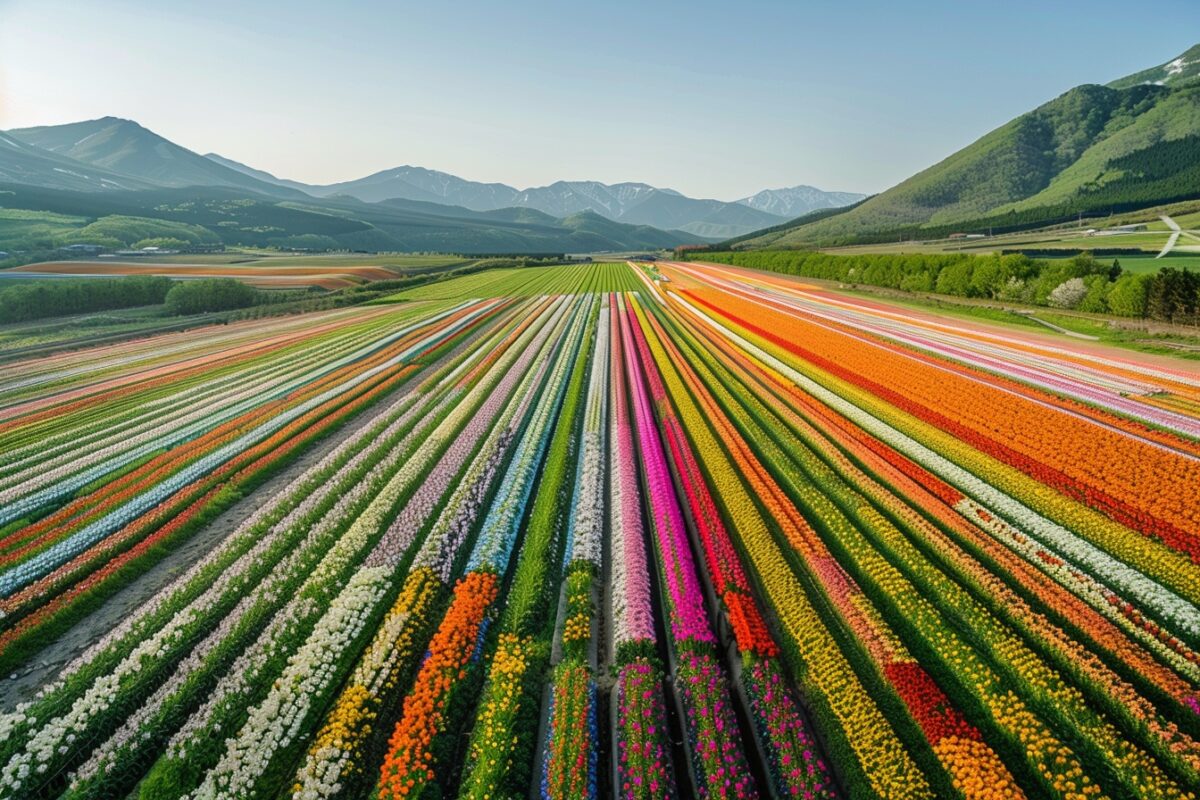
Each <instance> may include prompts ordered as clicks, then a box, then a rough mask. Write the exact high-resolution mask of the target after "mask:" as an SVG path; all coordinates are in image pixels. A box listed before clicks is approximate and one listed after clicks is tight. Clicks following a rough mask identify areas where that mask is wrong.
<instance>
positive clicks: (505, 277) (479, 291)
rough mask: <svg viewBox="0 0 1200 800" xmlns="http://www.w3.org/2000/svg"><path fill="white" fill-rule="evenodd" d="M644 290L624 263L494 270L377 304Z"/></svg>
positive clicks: (437, 284)
mask: <svg viewBox="0 0 1200 800" xmlns="http://www.w3.org/2000/svg"><path fill="white" fill-rule="evenodd" d="M640 288H643V284H642V283H641V282H640V281H639V280H638V279H637V277H636V276H635V275H634V273H633V271H632V270H631V269H630V268H629V267H628V266H626V265H625V264H615V263H614V264H578V265H576V264H568V265H564V266H558V267H514V268H511V269H493V270H487V271H485V272H479V273H476V274H474V275H464V276H462V277H458V278H451V279H449V280H445V281H440V282H438V283H431V284H427V285H424V286H418V287H416V288H414V289H406V290H404V291H402V292H397V293H396V294H393V295H389V296H388V297H386V298H383V299H382V300H380V301H379V302H382V303H396V302H401V301H407V300H457V299H463V298H468V297H499V296H510V297H528V296H531V295H537V294H579V293H585V292H630V291H637V290H638V289H640Z"/></svg>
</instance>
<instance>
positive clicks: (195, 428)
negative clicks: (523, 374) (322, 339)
mask: <svg viewBox="0 0 1200 800" xmlns="http://www.w3.org/2000/svg"><path fill="white" fill-rule="evenodd" d="M458 310H460V306H456V307H455V308H452V309H449V310H447V311H443V312H441V313H440V314H435V315H433V316H431V317H428V318H425V319H422V320H420V321H419V322H415V323H413V324H412V325H408V326H405V327H404V328H401V329H400V330H398V331H396V332H394V333H392V334H390V335H388V336H385V337H383V338H382V339H378V340H377V341H375V342H373V343H371V344H370V345H367V346H364V347H361V348H359V349H357V350H355V351H354V352H353V353H350V354H349V355H345V356H342V357H341V358H338V359H336V360H334V361H331V362H328V363H326V364H323V365H322V366H321V367H318V368H317V369H314V370H311V371H309V372H307V373H305V374H303V375H300V376H297V377H295V378H293V379H291V380H289V381H287V382H285V383H283V384H280V385H279V386H277V387H275V389H274V391H273V392H272V393H271V394H270V395H267V396H266V397H261V398H251V399H247V400H245V401H243V402H241V403H238V404H236V405H234V406H232V407H231V408H229V409H226V410H225V412H223V414H221V415H218V420H219V421H223V420H225V419H231V418H233V417H234V416H236V415H238V414H241V413H243V412H245V411H249V410H251V409H253V408H255V407H258V406H259V405H261V404H262V402H263V401H264V400H268V399H272V398H274V397H281V396H283V395H286V394H287V393H288V392H291V391H292V390H294V389H297V388H299V387H301V386H305V385H307V384H309V383H312V382H313V381H316V380H318V379H319V378H321V377H324V376H325V375H327V374H329V373H331V372H333V371H335V370H337V369H340V368H341V367H344V366H346V365H348V364H352V363H354V362H355V361H358V360H360V359H362V358H365V357H366V356H368V355H370V354H371V353H373V352H375V351H376V350H379V349H381V348H383V347H385V346H386V345H387V344H390V343H391V342H393V341H395V340H397V339H399V338H402V337H404V336H407V335H408V334H410V333H412V332H414V331H416V330H418V329H419V328H422V327H425V326H427V325H430V324H433V323H435V322H437V321H438V320H440V319H444V318H445V317H447V316H449V315H451V314H453V313H455V312H456V311H458ZM483 310H484V309H483V308H479V309H476V310H475V311H474V312H473V313H472V314H471V315H469V316H468V317H464V318H463V319H462V320H460V321H459V323H458V324H457V325H455V326H453V327H452V328H451V329H449V330H446V331H442V332H438V333H434V334H430V336H429V337H426V338H427V339H429V340H430V341H433V342H436V341H441V340H442V339H444V338H445V337H446V335H448V333H449V332H450V331H452V330H457V329H458V328H460V327H462V325H464V324H466V323H467V322H468V321H469V320H470V319H472V318H474V317H475V316H478V315H479V314H480V313H482V312H483ZM427 346H428V345H427V344H426V343H424V342H417V343H416V344H414V345H412V346H411V347H408V348H406V349H405V350H404V351H403V352H401V353H399V354H397V355H396V356H394V357H392V358H391V359H388V360H387V361H386V362H384V363H382V364H378V365H376V366H375V367H372V368H370V369H368V370H365V371H364V372H362V373H360V374H359V375H356V376H354V377H352V378H350V379H348V380H346V381H345V382H343V383H342V384H341V385H340V386H337V387H334V388H332V389H329V390H326V391H325V392H322V393H321V395H319V396H318V397H315V398H312V399H310V400H308V401H306V402H305V403H302V404H301V405H299V406H297V407H295V408H293V409H292V411H291V412H288V413H289V414H290V415H291V416H290V417H288V418H286V419H285V417H287V415H279V416H277V417H275V418H273V420H272V421H271V423H269V424H267V425H264V426H261V428H260V430H265V431H266V432H265V433H262V437H261V438H265V436H266V435H268V434H269V433H271V432H273V431H274V430H278V429H279V428H281V427H283V425H285V424H286V423H287V422H290V421H291V420H292V419H295V418H296V417H298V416H300V415H301V414H303V413H304V412H305V411H308V410H310V409H312V408H315V407H316V406H317V405H320V404H321V403H324V402H326V401H327V400H329V399H330V398H331V397H334V396H336V395H338V394H340V393H342V392H345V391H347V390H349V389H352V388H353V387H355V386H357V385H359V384H361V383H362V382H364V381H366V380H369V379H370V378H372V377H374V376H375V375H377V374H378V373H379V372H381V371H383V370H384V369H389V368H391V367H392V366H394V365H395V364H398V363H401V362H403V361H404V360H405V359H406V358H408V357H410V356H411V355H412V354H414V353H416V352H419V351H420V350H423V349H425V348H426V347H427ZM300 409H303V410H300ZM279 420H283V421H279ZM276 423H277V424H276ZM207 424H208V423H207V422H197V423H193V424H192V425H188V426H185V427H183V428H181V429H179V430H178V431H175V432H174V433H173V434H172V435H171V436H170V437H168V438H167V439H166V440H165V441H154V442H150V443H144V444H142V445H140V446H138V447H135V448H133V449H131V450H128V451H126V452H124V453H122V454H121V455H120V456H116V457H114V458H111V459H108V460H106V461H104V462H102V463H99V464H96V465H95V466H92V467H90V468H89V469H84V470H83V471H80V472H70V471H69V470H68V471H66V472H65V474H66V475H68V476H67V477H63V473H64V471H62V470H51V472H52V473H54V476H55V478H56V480H57V479H58V478H60V477H62V479H61V480H57V482H56V483H55V484H53V485H51V486H47V487H46V488H43V489H41V490H39V491H35V492H32V493H30V494H26V495H24V496H22V497H20V498H19V499H17V500H15V501H13V502H6V501H5V500H4V499H2V498H4V497H5V495H4V493H0V503H6V504H4V505H0V525H3V524H6V523H8V522H11V521H12V520H15V519H20V518H21V517H22V516H24V515H25V514H26V513H28V512H30V511H33V510H35V509H37V508H40V507H41V506H43V505H45V504H46V503H49V502H51V501H53V500H56V499H58V498H60V497H63V496H65V495H68V494H70V493H72V492H74V491H76V490H78V489H80V488H81V487H83V486H86V485H88V484H89V483H91V482H92V481H94V480H96V479H97V478H99V477H101V476H103V475H106V474H108V473H109V472H112V471H113V470H116V469H120V468H121V467H123V466H124V465H126V464H129V463H131V462H133V461H136V460H137V459H139V458H141V457H142V456H144V455H147V454H148V453H152V452H154V451H155V450H157V449H160V448H161V447H167V446H172V445H174V444H177V443H179V442H183V441H187V440H189V439H191V438H194V437H195V436H196V435H197V434H198V433H200V432H201V431H202V430H203V429H204V428H205V426H206V425H207ZM272 425H273V427H272ZM256 433H257V432H256ZM253 436H254V434H248V435H247V437H243V438H248V439H249V440H250V441H254V439H253V438H252V437H253ZM241 441H242V440H240V439H239V442H241ZM231 446H232V445H231ZM243 446H245V445H243ZM211 468H212V467H211V465H210V466H207V467H205V469H206V470H207V469H211ZM197 474H203V471H201V472H198V473H197ZM139 500H141V498H137V499H135V500H133V501H130V503H129V504H128V507H129V508H130V509H132V508H134V507H140V508H141V510H142V511H145V510H146V509H147V508H149V507H151V506H152V505H153V504H154V502H157V501H150V503H149V505H146V501H142V503H141V504H140V505H139V504H138V503H139ZM121 511H122V510H121V509H119V510H118V511H117V512H114V514H119V513H121ZM126 513H127V514H128V513H132V512H131V511H128V512H126ZM140 513H141V511H139V512H137V513H133V515H132V516H129V517H128V519H132V518H133V517H136V516H137V514H140ZM117 518H119V517H114V519H117ZM126 521H128V520H126ZM97 524H98V523H97ZM122 524H123V523H122ZM81 533H82V532H81ZM90 535H94V534H89V536H90ZM100 535H101V536H103V535H104V534H100ZM76 536H78V537H80V538H79V541H89V536H81V535H80V534H76ZM72 540H75V537H72V539H71V540H68V541H72ZM74 546H75V545H72V546H67V543H66V542H63V543H60V546H56V547H58V552H71V554H72V555H73V554H74V552H78V551H72V547H74ZM51 549H55V548H51ZM80 549H82V548H80ZM39 555H44V553H43V554H39ZM62 560H65V558H63V559H61V560H59V561H54V557H47V558H44V559H40V560H39V562H38V564H39V568H40V567H41V565H44V564H49V563H53V564H54V565H55V566H57V564H58V563H61V561H62ZM51 568H52V567H51ZM9 572H12V570H10V571H9ZM32 572H36V569H35V570H32ZM6 579H7V580H6ZM15 580H16V578H12V579H10V578H9V573H4V574H3V575H0V595H5V594H8V593H10V592H11V589H10V588H8V587H9V585H10V584H11V583H13V581H15Z"/></svg>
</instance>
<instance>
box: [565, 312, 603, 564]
mask: <svg viewBox="0 0 1200 800" xmlns="http://www.w3.org/2000/svg"><path fill="white" fill-rule="evenodd" d="M609 327H610V326H609V307H608V297H607V296H604V297H603V298H602V299H601V302H600V317H599V319H598V320H597V323H596V347H595V349H594V352H593V354H592V363H591V373H590V374H589V376H588V387H587V397H586V400H585V406H584V412H583V436H582V442H581V444H580V458H579V462H578V465H577V466H576V476H575V505H574V509H573V513H572V514H571V518H570V524H569V525H568V526H567V546H566V548H565V549H564V556H563V558H564V566H565V565H566V564H569V563H570V562H572V561H576V560H584V561H590V562H591V563H593V564H596V565H597V566H598V565H599V564H600V548H601V544H602V543H603V537H604V474H605V473H604V466H605V455H606V454H605V432H606V431H605V424H604V423H605V412H606V409H607V408H608V375H609V370H610V369H611V367H610V365H609V357H608V348H609Z"/></svg>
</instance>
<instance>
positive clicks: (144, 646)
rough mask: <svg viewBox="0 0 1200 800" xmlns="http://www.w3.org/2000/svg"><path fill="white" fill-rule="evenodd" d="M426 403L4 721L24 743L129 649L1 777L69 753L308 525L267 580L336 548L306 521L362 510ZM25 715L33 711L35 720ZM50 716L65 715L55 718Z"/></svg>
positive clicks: (368, 433)
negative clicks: (69, 738)
mask: <svg viewBox="0 0 1200 800" xmlns="http://www.w3.org/2000/svg"><path fill="white" fill-rule="evenodd" d="M421 397H422V395H421V394H419V393H414V392H407V393H405V394H403V395H401V396H400V397H398V398H397V399H396V400H395V401H393V402H392V403H390V404H389V405H388V406H386V407H385V408H384V409H381V410H380V411H379V412H377V414H376V415H375V418H374V419H376V420H378V422H376V423H375V424H371V425H366V426H363V427H362V428H361V429H360V430H359V432H358V433H357V434H356V435H355V436H354V437H351V438H348V439H347V440H345V441H344V442H342V443H341V444H340V445H339V446H338V447H337V448H335V449H334V450H332V451H331V452H330V453H329V454H327V455H326V456H325V457H324V458H323V459H321V461H319V462H318V463H317V464H314V465H313V466H312V467H310V468H309V470H307V471H306V472H305V473H304V474H302V475H301V476H299V477H298V478H296V479H295V480H294V481H292V483H291V484H289V486H288V487H287V488H286V489H284V490H283V491H282V492H280V493H279V494H277V495H276V501H275V502H273V503H270V504H267V505H265V506H264V507H263V508H261V509H260V510H259V511H258V512H256V513H255V514H253V515H251V517H249V518H248V519H247V520H245V521H244V522H243V523H242V524H241V525H240V526H239V528H238V529H237V530H236V531H235V532H234V533H233V534H231V535H230V536H229V537H228V538H227V539H226V540H225V542H224V543H223V544H222V545H221V546H220V547H218V548H217V549H215V550H214V551H213V552H212V553H210V554H209V555H208V556H206V557H205V558H203V559H202V560H201V561H199V562H198V563H197V564H195V565H193V567H192V568H191V569H189V570H188V572H186V573H185V574H184V575H183V576H181V577H180V578H179V579H177V580H176V581H175V582H174V583H172V584H171V585H170V586H168V587H166V588H164V589H163V590H162V591H160V592H159V593H158V594H157V595H156V596H155V597H154V598H152V599H151V600H150V601H149V602H147V603H146V604H144V605H143V606H142V607H141V608H140V609H139V610H138V612H136V613H135V614H134V615H132V616H131V617H129V618H127V619H126V620H125V621H124V622H122V623H121V624H120V625H118V626H117V627H116V628H114V629H113V630H112V631H110V632H109V633H108V634H106V635H105V636H104V637H102V638H101V639H100V640H99V641H98V642H97V643H96V644H94V645H93V646H92V647H90V648H88V649H87V650H86V651H85V652H84V653H82V654H81V655H80V656H79V657H78V658H76V659H75V660H73V661H72V662H71V663H70V664H69V665H68V666H67V667H66V668H65V669H64V670H63V672H62V673H61V674H60V676H59V678H58V680H57V681H55V682H54V683H52V684H50V685H48V686H46V687H44V688H43V689H42V690H41V691H40V692H39V693H38V698H39V702H37V703H36V704H30V703H27V704H22V706H20V707H18V709H17V710H16V712H14V713H13V714H8V715H3V716H0V740H8V738H9V736H14V735H19V734H20V733H21V731H24V730H29V729H31V728H32V727H33V726H34V725H36V724H37V723H38V721H39V720H38V719H37V718H36V716H35V714H36V715H37V716H40V715H41V713H44V712H34V711H33V706H35V705H36V706H37V707H38V708H42V707H45V708H47V709H50V710H52V709H55V708H61V707H62V705H63V703H65V702H71V697H72V694H71V693H69V692H70V691H71V688H72V686H73V685H74V684H75V683H77V681H71V679H72V677H73V676H75V675H76V674H79V673H81V672H83V671H84V670H85V668H88V667H89V666H90V665H93V664H97V663H103V662H104V660H107V659H108V658H110V657H111V656H112V655H115V654H116V653H118V652H120V651H121V650H122V649H125V648H128V651H127V654H126V655H125V657H123V658H122V659H121V660H120V661H118V662H117V663H116V664H115V665H114V666H113V667H112V668H110V669H109V670H106V671H105V672H104V673H102V674H101V676H100V679H98V680H96V681H94V682H93V683H92V684H90V685H89V686H87V688H86V689H85V690H84V691H83V694H82V695H79V696H78V697H77V698H76V699H75V700H74V701H73V702H72V703H71V705H70V706H69V708H68V709H67V713H66V714H64V715H62V716H51V718H50V719H49V721H48V722H46V723H45V724H44V725H43V727H42V728H41V729H40V730H38V731H37V732H36V733H35V734H34V736H33V737H32V739H31V740H30V741H29V742H28V743H27V745H26V753H24V754H18V755H17V756H16V757H14V759H13V762H12V763H10V764H9V765H7V766H6V767H5V770H4V773H3V776H4V777H5V778H7V777H8V776H9V775H10V774H12V773H14V772H16V771H19V770H20V769H21V763H20V762H21V760H22V758H23V757H25V758H27V757H29V753H30V752H31V751H38V752H51V751H53V750H54V749H56V748H58V747H61V746H62V741H63V738H62V731H63V730H66V729H72V730H76V731H79V732H82V731H84V730H86V728H87V725H88V724H89V722H90V720H91V719H92V718H94V717H95V715H96V714H98V713H99V712H100V711H103V710H104V709H105V708H107V705H108V703H110V702H112V701H114V700H116V694H117V692H116V691H114V690H113V689H112V686H114V685H117V686H119V685H123V684H125V683H128V682H131V681H132V680H133V679H135V678H136V677H137V676H138V675H140V674H142V673H143V672H145V671H147V670H150V669H153V668H155V666H156V665H157V664H158V663H159V662H160V661H162V659H163V658H164V657H166V656H167V655H168V654H169V653H170V652H173V651H174V649H175V648H174V647H173V645H175V644H177V643H179V642H181V641H184V640H186V639H187V638H188V637H189V636H190V635H191V634H190V631H191V630H193V629H194V628H195V627H196V626H197V625H206V624H210V621H211V620H210V612H209V610H210V609H212V608H215V607H216V605H217V604H218V603H219V602H221V600H222V599H223V598H227V597H230V596H234V597H237V596H242V595H243V594H244V593H246V592H247V590H248V589H249V584H248V583H247V581H249V580H251V579H252V578H253V576H254V575H255V574H257V573H258V572H260V571H261V570H262V569H264V568H267V566H268V565H269V563H270V561H269V560H268V559H271V558H272V556H271V553H272V552H273V551H275V550H278V549H279V547H278V546H279V545H281V544H287V543H288V542H289V541H290V539H291V538H292V537H293V536H294V535H295V534H297V533H302V532H303V531H304V529H305V528H306V527H307V536H306V538H305V541H304V542H302V543H299V546H292V547H289V548H287V549H286V550H281V551H280V553H281V554H286V557H285V559H284V562H282V563H281V564H280V565H279V566H278V567H277V568H276V570H277V571H275V572H273V573H268V577H269V578H277V579H282V578H283V577H284V576H287V575H289V574H291V573H292V572H294V569H289V567H288V565H289V564H292V565H295V568H296V569H298V568H300V567H302V566H303V564H304V563H305V559H304V558H303V556H304V555H305V554H306V553H308V552H309V551H311V550H314V549H316V548H320V549H322V550H323V548H324V547H327V546H328V543H326V542H325V538H326V537H327V535H328V534H331V533H332V532H334V531H333V527H334V526H333V525H332V524H330V525H321V524H318V525H316V526H311V527H309V526H307V521H308V518H309V517H310V516H311V514H312V513H313V511H314V510H315V509H316V508H317V507H318V506H320V505H321V504H322V503H324V502H325V501H326V500H327V499H328V498H329V497H332V496H337V495H339V494H340V495H341V496H340V497H339V500H338V506H340V507H344V508H347V509H349V508H352V507H354V500H356V499H357V493H358V491H360V487H361V491H362V492H366V491H367V490H368V489H369V487H370V485H371V483H372V480H371V477H372V476H373V474H382V473H384V472H386V471H388V470H389V469H391V468H392V467H393V466H394V464H395V463H397V462H398V461H399V459H400V457H401V456H402V455H403V453H404V450H403V449H395V450H392V451H390V452H389V453H388V455H389V457H388V458H385V459H384V460H383V461H382V462H381V463H380V464H378V465H377V466H376V467H375V468H374V469H373V470H372V471H371V473H369V474H368V475H367V476H361V475H360V474H359V473H360V470H361V467H360V465H361V464H363V463H364V462H365V461H366V460H367V459H368V458H370V457H372V455H373V453H374V452H375V451H374V450H373V449H372V448H373V447H381V446H385V445H386V444H387V443H388V442H390V441H391V439H392V438H393V437H394V435H395V432H397V431H399V430H400V429H401V428H402V427H404V426H406V425H407V424H408V423H409V420H411V419H412V417H413V416H414V415H415V414H416V412H417V411H419V410H420V405H419V404H418V402H417V401H418V400H419V399H420V398H421ZM364 443H367V444H368V445H369V446H368V447H366V448H363V449H361V450H360V451H359V452H358V453H357V454H355V455H354V456H353V457H352V458H350V459H349V460H348V461H346V463H345V464H344V465H343V466H342V467H341V468H339V469H338V471H337V473H336V474H335V475H334V476H333V477H332V479H331V478H330V476H329V475H328V471H329V470H330V469H331V468H333V467H334V465H336V464H337V463H338V462H339V461H341V460H343V459H344V458H345V456H346V455H347V454H349V453H350V452H351V451H353V450H354V449H355V448H358V447H361V446H362V445H363V444H364ZM297 501H298V502H297ZM288 506H291V510H290V511H289V512H288V513H286V515H284V516H283V517H282V518H281V519H279V520H278V521H277V522H275V523H274V524H273V525H272V526H271V527H270V528H269V529H268V531H267V532H266V535H263V533H262V531H261V524H262V523H263V522H264V521H265V520H267V519H269V518H270V517H271V516H272V514H277V513H278V510H279V509H282V508H287V507H288ZM336 508H337V506H335V510H334V512H333V513H329V514H327V515H326V517H325V519H327V520H329V521H330V522H332V521H333V520H335V519H337V518H338V514H337V513H336ZM322 522H324V520H322ZM247 546H249V549H248V550H247V551H246V552H244V553H242V554H241V555H240V556H238V557H236V559H235V560H234V561H233V562H232V564H230V566H229V567H228V568H227V569H225V570H224V571H222V572H220V573H219V574H218V575H217V577H216V580H215V581H213V582H211V583H210V584H207V588H206V589H204V591H202V592H201V593H200V595H199V596H197V597H195V599H193V600H192V601H190V602H186V604H185V605H183V606H182V607H181V608H179V610H178V611H176V612H175V613H174V614H173V615H172V616H171V618H170V619H169V620H168V621H167V623H166V624H165V625H163V626H161V627H159V628H157V629H155V628H154V627H152V626H153V625H154V620H155V619H156V617H157V616H158V614H159V612H160V610H162V609H167V608H171V607H172V606H175V605H178V604H179V603H180V602H181V601H182V600H183V598H184V597H186V595H187V594H188V593H189V592H190V591H191V589H192V587H193V586H195V585H197V582H199V581H202V580H204V579H205V573H206V572H208V571H210V567H211V565H213V564H216V563H219V562H220V561H221V560H222V559H223V558H227V557H228V555H229V554H232V553H235V552H237V551H238V550H241V549H243V548H245V547H247ZM275 557H277V556H275ZM269 582H270V581H269ZM266 591H267V593H269V591H270V588H269V587H267V590H266ZM254 599H256V596H251V595H245V596H243V597H242V604H241V605H240V606H239V608H244V607H246V606H247V605H248V604H249V603H250V602H251V601H252V600H254ZM239 618H240V615H237V614H234V615H229V616H226V617H225V618H224V619H222V620H221V623H220V625H219V626H218V630H217V631H214V635H215V636H216V637H217V639H219V637H220V635H221V634H223V633H224V632H226V631H228V630H229V629H230V628H231V627H232V626H233V624H234V623H235V622H236V620H237V619H239ZM113 679H115V680H116V684H113V683H112V681H113ZM27 712H29V713H28V714H27ZM51 713H52V714H53V713H57V712H53V711H52V712H51Z"/></svg>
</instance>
